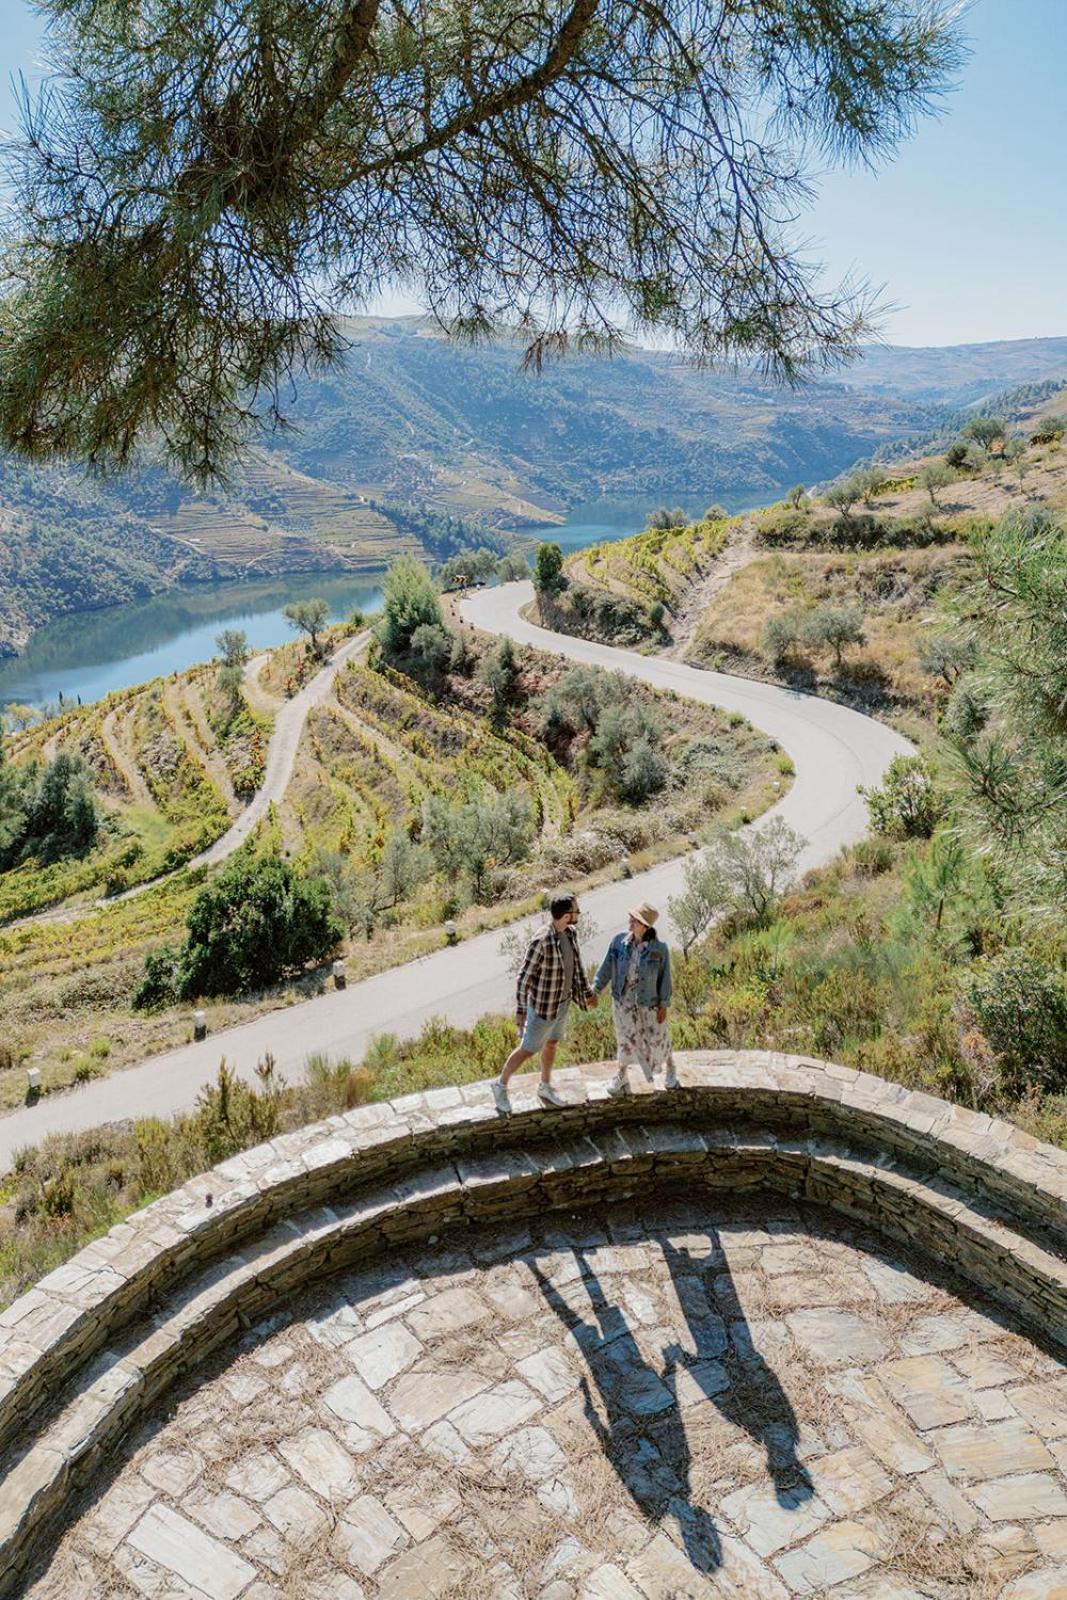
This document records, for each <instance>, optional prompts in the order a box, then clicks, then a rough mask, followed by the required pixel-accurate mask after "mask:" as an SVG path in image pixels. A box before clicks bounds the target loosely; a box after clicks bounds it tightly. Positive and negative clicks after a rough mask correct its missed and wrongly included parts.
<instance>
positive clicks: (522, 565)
mask: <svg viewBox="0 0 1067 1600" xmlns="http://www.w3.org/2000/svg"><path fill="white" fill-rule="evenodd" d="M496 576H497V579H498V580H499V581H500V582H501V583H517V582H519V581H520V579H522V578H528V577H529V576H530V563H529V562H528V561H527V559H526V557H525V556H524V555H520V554H519V552H518V551H517V550H509V551H508V553H507V555H506V556H501V558H500V560H499V561H498V562H497V564H496Z"/></svg>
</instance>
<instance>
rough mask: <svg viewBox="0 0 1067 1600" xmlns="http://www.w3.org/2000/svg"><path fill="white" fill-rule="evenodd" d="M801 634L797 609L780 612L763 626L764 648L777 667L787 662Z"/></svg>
mask: <svg viewBox="0 0 1067 1600" xmlns="http://www.w3.org/2000/svg"><path fill="white" fill-rule="evenodd" d="M799 633H800V625H799V620H798V616H797V612H796V609H795V608H792V609H790V610H789V611H779V612H778V613H777V614H776V615H775V616H773V617H768V618H767V621H766V622H765V623H764V626H763V648H764V649H765V650H766V652H767V654H768V655H769V656H770V658H771V660H772V661H773V662H774V664H775V666H780V665H781V664H782V662H784V661H785V660H786V658H787V657H788V655H789V653H790V651H791V650H792V649H793V648H794V647H795V646H796V643H797V640H798V637H799Z"/></svg>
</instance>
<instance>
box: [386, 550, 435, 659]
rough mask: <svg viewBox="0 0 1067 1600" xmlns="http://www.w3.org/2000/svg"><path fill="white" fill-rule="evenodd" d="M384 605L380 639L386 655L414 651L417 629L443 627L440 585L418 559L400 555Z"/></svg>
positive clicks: (388, 576) (389, 575)
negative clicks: (413, 645) (412, 643)
mask: <svg viewBox="0 0 1067 1600" xmlns="http://www.w3.org/2000/svg"><path fill="white" fill-rule="evenodd" d="M382 588H383V592H384V597H385V598H384V602H383V606H382V620H381V622H380V624H379V626H378V637H379V639H380V640H381V644H382V649H383V650H384V651H385V653H386V655H390V656H399V655H404V654H406V653H407V651H408V650H410V649H411V642H412V638H413V637H414V634H415V631H416V629H418V628H420V627H423V626H428V627H434V628H439V627H441V602H440V600H439V598H438V595H437V586H436V584H435V583H434V581H433V579H432V578H431V577H430V574H429V572H428V571H427V569H426V567H424V566H423V564H422V562H421V561H416V559H415V557H414V556H397V558H396V560H395V561H394V562H393V564H392V566H391V567H390V568H389V571H388V572H387V573H386V575H385V582H384V584H383V585H382Z"/></svg>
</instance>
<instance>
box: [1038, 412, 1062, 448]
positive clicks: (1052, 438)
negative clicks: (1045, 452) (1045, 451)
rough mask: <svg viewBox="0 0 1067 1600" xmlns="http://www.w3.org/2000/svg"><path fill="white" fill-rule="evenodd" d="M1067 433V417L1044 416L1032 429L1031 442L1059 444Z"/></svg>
mask: <svg viewBox="0 0 1067 1600" xmlns="http://www.w3.org/2000/svg"><path fill="white" fill-rule="evenodd" d="M1065 433H1067V417H1064V416H1053V417H1042V418H1041V420H1040V422H1035V423H1034V426H1033V428H1032V429H1031V431H1030V443H1031V444H1057V443H1058V442H1059V440H1060V439H1062V438H1063V436H1064V434H1065Z"/></svg>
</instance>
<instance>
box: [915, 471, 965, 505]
mask: <svg viewBox="0 0 1067 1600" xmlns="http://www.w3.org/2000/svg"><path fill="white" fill-rule="evenodd" d="M955 479H956V474H955V473H954V472H953V471H952V468H951V467H950V466H949V465H948V463H947V462H945V461H930V462H928V463H927V464H926V466H925V467H922V468H920V470H919V474H918V478H917V482H918V485H919V488H920V489H925V490H926V492H927V494H928V495H929V496H930V504H931V505H932V506H940V501H939V500H938V498H937V493H938V490H939V489H947V488H948V486H949V484H950V483H954V482H955Z"/></svg>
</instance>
